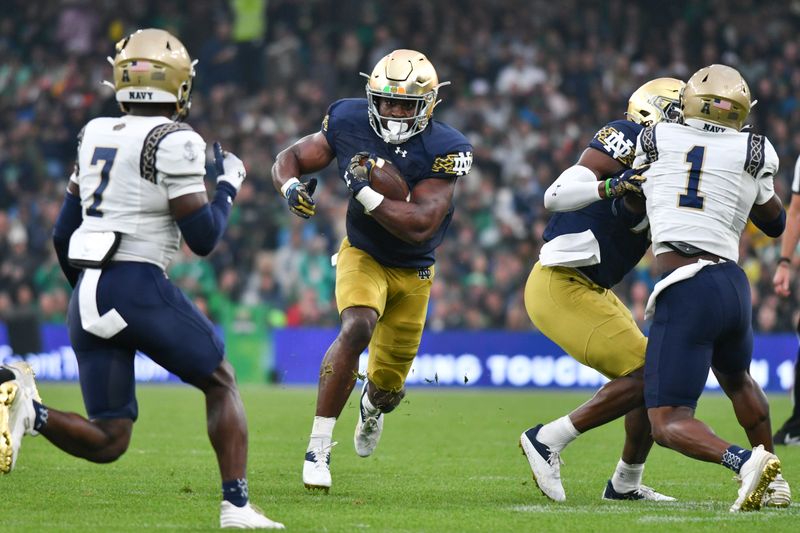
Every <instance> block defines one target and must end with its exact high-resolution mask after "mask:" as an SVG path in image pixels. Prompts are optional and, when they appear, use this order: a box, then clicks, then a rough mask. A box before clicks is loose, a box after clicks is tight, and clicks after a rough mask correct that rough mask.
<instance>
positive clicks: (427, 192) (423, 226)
mask: <svg viewBox="0 0 800 533" xmlns="http://www.w3.org/2000/svg"><path fill="white" fill-rule="evenodd" d="M455 185H456V180H455V179H439V178H431V179H426V180H422V181H420V182H419V183H417V184H416V185H415V186H414V188H413V189H412V191H411V199H410V200H409V201H408V202H406V201H403V200H399V201H398V200H390V199H389V198H384V199H383V200H382V201H381V203H380V205H378V206H377V207H376V208H374V209H373V210H371V211H370V214H371V215H372V216H373V218H374V219H375V220H376V221H377V222H378V223H379V224H380V225H381V226H383V227H384V228H386V229H387V230H388V231H389V232H390V233H391V234H392V235H394V236H395V237H397V238H398V239H400V240H403V241H405V242H407V243H409V244H414V245H417V244H422V243H424V242H425V241H427V240H428V239H430V238H431V237H433V235H434V234H435V233H436V230H437V229H438V228H439V226H440V225H441V224H442V221H443V220H444V218H445V216H447V212H448V211H449V209H450V205H451V204H452V202H453V192H454V191H455Z"/></svg>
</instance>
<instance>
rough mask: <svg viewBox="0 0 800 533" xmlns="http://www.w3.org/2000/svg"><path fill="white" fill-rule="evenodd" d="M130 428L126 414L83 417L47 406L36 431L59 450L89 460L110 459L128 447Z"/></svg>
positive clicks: (104, 460) (105, 460)
mask: <svg viewBox="0 0 800 533" xmlns="http://www.w3.org/2000/svg"><path fill="white" fill-rule="evenodd" d="M132 432H133V420H131V419H130V418H109V419H93V420H87V419H86V418H84V417H82V416H80V415H79V414H76V413H67V412H64V411H58V410H56V409H52V408H49V407H48V408H47V423H46V424H45V425H44V426H43V427H42V428H41V429H40V430H39V433H41V434H42V435H44V437H45V438H46V439H47V440H49V441H50V442H52V443H53V444H55V445H56V446H57V447H58V448H60V449H61V450H63V451H65V452H67V453H68V454H70V455H74V456H75V457H81V458H83V459H86V460H87V461H91V462H93V463H111V462H113V461H116V460H117V459H119V458H120V457H121V456H122V454H124V453H125V451H126V450H127V449H128V445H129V444H130V441H131V434H132Z"/></svg>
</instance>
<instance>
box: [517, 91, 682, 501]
mask: <svg viewBox="0 0 800 533" xmlns="http://www.w3.org/2000/svg"><path fill="white" fill-rule="evenodd" d="M682 87H683V82H682V81H680V80H677V79H674V78H658V79H655V80H652V81H649V82H647V83H645V84H644V85H642V86H641V87H640V88H639V89H637V90H636V91H635V92H634V93H633V94H632V95H631V97H630V99H629V101H628V109H627V113H626V115H627V120H614V121H612V122H610V123H608V124H606V125H605V126H604V127H602V128H601V129H600V130H599V131H598V132H597V133H596V134H595V136H594V138H593V139H592V140H591V142H590V143H589V147H588V148H587V149H586V150H585V151H584V152H583V154H581V157H580V159H579V160H578V162H577V164H575V165H574V166H572V167H570V168H568V169H567V170H565V171H564V172H562V173H561V175H560V176H559V177H558V179H556V181H555V182H553V184H552V185H551V186H550V187H549V188H548V189H547V191H545V196H544V203H545V207H547V208H548V209H550V210H552V211H556V213H555V214H554V215H553V216H552V217H551V219H550V221H549V223H548V225H547V227H546V228H545V231H544V239H545V241H547V242H546V243H545V244H544V245H543V246H542V250H541V253H540V256H539V261H538V262H537V263H536V264H535V265H534V267H533V270H532V271H531V274H530V276H529V278H528V282H527V284H526V287H525V307H526V308H527V310H528V314H529V315H530V317H531V320H532V321H533V323H534V324H535V325H536V327H537V328H538V329H539V330H540V331H541V332H542V333H544V334H545V335H547V336H548V337H549V338H550V339H551V340H553V341H554V342H555V343H556V344H558V345H559V346H561V348H563V349H564V350H565V351H566V352H567V353H568V354H570V355H571V356H572V357H574V358H575V359H576V360H577V361H579V362H580V363H582V364H584V365H586V366H589V367H592V368H594V369H595V370H597V371H599V372H600V373H602V374H603V375H605V376H606V377H608V378H611V380H612V381H610V382H609V383H607V384H606V385H605V386H604V387H603V388H601V389H600V390H599V391H598V392H597V394H596V395H595V397H594V398H592V400H590V401H589V402H587V403H586V404H584V405H582V406H581V407H579V408H578V409H576V410H575V411H573V412H572V413H570V414H569V415H566V416H563V417H561V418H559V419H557V420H555V421H552V422H550V423H548V424H545V425H541V424H539V425H537V426H535V427H532V428H530V429H528V430H526V431H525V432H523V433H522V435H521V436H520V446H521V447H522V450H523V452H524V453H525V456H526V457H527V459H528V462H529V464H530V467H531V470H532V472H533V476H534V480H535V481H536V483H537V485H538V486H539V488H540V489H541V490H542V492H543V493H544V494H545V495H546V496H547V497H549V498H550V499H552V500H555V501H564V500H565V499H566V494H565V492H564V488H563V486H562V484H561V473H560V453H561V452H562V451H563V449H564V448H565V447H566V446H567V445H568V444H569V443H570V442H571V441H572V440H574V439H575V438H577V437H578V435H580V434H581V433H584V432H586V431H588V430H590V429H592V428H594V427H597V426H599V425H602V424H605V423H606V422H609V421H611V420H614V419H616V418H618V417H619V416H622V415H623V414H625V415H626V416H625V433H626V436H625V446H624V448H623V450H622V458H621V459H620V461H619V463H618V464H617V468H616V470H615V471H614V474H613V476H612V477H611V479H610V480H609V481H608V483H607V484H606V488H605V491H604V492H603V498H604V499H612V500H654V501H672V500H674V498H671V497H669V496H665V495H663V494H660V493H659V492H657V491H655V490H653V489H652V488H650V487H647V486H645V485H642V483H641V481H642V472H643V469H644V462H645V459H646V457H647V454H648V453H649V451H650V448H651V447H652V444H653V441H652V439H651V437H650V426H649V424H648V422H647V413H646V411H645V409H644V406H643V401H642V391H643V388H644V383H643V369H642V367H643V365H644V351H645V346H646V344H647V340H646V339H645V337H644V335H643V334H642V332H641V331H640V330H639V327H638V326H637V325H636V322H635V321H634V319H633V317H632V316H631V313H630V311H629V310H628V309H627V308H626V307H625V305H624V304H623V303H622V302H621V301H620V300H619V298H617V296H616V295H615V294H614V293H613V292H612V291H611V287H613V286H614V285H616V284H617V283H618V282H619V281H621V280H622V278H623V277H624V276H625V274H627V273H628V272H629V271H630V270H631V269H633V267H634V266H636V264H637V263H638V262H639V260H640V259H641V258H642V256H643V255H644V254H645V252H646V251H647V248H648V246H649V245H650V238H649V235H648V232H647V219H646V218H645V217H644V215H643V214H642V211H643V210H642V209H641V207H643V206H641V205H640V206H639V209H635V207H636V206H635V205H633V204H635V203H637V202H638V203H639V204H641V199H638V200H637V199H636V198H635V197H634V196H633V195H631V194H630V193H640V192H641V184H640V183H639V182H638V181H637V179H638V176H633V178H631V179H628V178H627V177H626V176H624V175H621V173H622V172H623V171H624V170H626V169H629V168H630V167H631V165H632V164H633V158H634V155H635V147H636V137H637V135H638V134H639V132H640V131H641V130H642V128H643V127H644V126H648V125H651V124H655V123H657V122H660V121H667V122H669V121H675V120H677V119H678V118H679V117H680V109H679V107H678V101H679V100H678V98H679V94H680V90H681V88H682ZM626 413H627V414H626Z"/></svg>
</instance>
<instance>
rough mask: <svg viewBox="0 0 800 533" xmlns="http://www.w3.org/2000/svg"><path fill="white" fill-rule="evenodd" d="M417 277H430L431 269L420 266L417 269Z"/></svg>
mask: <svg viewBox="0 0 800 533" xmlns="http://www.w3.org/2000/svg"><path fill="white" fill-rule="evenodd" d="M417 275H418V276H419V279H431V269H430V268H428V267H420V268H419V269H417Z"/></svg>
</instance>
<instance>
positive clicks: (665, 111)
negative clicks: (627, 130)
mask: <svg viewBox="0 0 800 533" xmlns="http://www.w3.org/2000/svg"><path fill="white" fill-rule="evenodd" d="M685 85H686V84H685V83H683V82H682V81H681V80H678V79H675V78H656V79H654V80H651V81H648V82H647V83H645V84H644V85H642V86H641V87H639V88H638V89H636V90H635V91H634V92H633V94H632V95H631V97H630V99H628V111H627V112H626V113H625V115H626V116H627V117H628V120H630V121H633V122H636V123H637V124H641V125H642V126H645V127H647V126H652V125H653V124H655V123H657V122H661V121H662V120H663V121H666V122H677V121H678V120H679V119H680V118H681V109H680V96H681V91H682V90H683V87H684V86H685Z"/></svg>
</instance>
